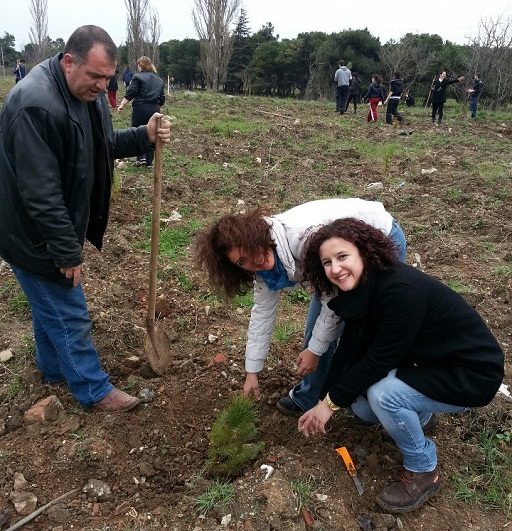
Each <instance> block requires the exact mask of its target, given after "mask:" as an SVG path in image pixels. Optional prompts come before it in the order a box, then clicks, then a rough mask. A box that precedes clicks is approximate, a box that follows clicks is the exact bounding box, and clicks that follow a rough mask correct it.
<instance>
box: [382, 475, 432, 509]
mask: <svg viewBox="0 0 512 531" xmlns="http://www.w3.org/2000/svg"><path fill="white" fill-rule="evenodd" d="M440 486H441V479H440V477H439V468H438V467H437V466H436V468H435V469H434V470H433V471H432V472H411V471H410V470H407V469H405V468H404V469H403V470H402V477H401V478H400V481H396V482H395V483H391V484H390V485H388V486H387V487H386V488H385V489H383V490H382V492H381V493H380V494H379V495H378V496H377V504H378V505H380V507H382V508H383V509H384V510H385V511H387V512H388V513H408V512H409V511H414V509H417V508H418V507H419V506H420V505H422V504H423V502H424V501H425V500H426V499H427V498H428V497H429V496H431V495H432V494H433V493H434V492H436V490H438V489H439V487H440Z"/></svg>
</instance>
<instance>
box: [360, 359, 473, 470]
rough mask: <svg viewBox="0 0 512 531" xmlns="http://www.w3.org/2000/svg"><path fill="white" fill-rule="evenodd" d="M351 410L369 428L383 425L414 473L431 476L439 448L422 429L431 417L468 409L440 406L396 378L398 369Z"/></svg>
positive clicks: (440, 403) (405, 465)
mask: <svg viewBox="0 0 512 531" xmlns="http://www.w3.org/2000/svg"><path fill="white" fill-rule="evenodd" d="M350 409H351V411H352V413H354V415H356V417H358V418H360V419H362V420H363V421H364V422H365V423H367V424H378V423H380V424H382V426H383V428H384V429H385V430H386V431H387V432H388V433H389V435H390V436H391V437H392V438H393V440H394V441H395V443H396V445H397V446H398V449H399V450H400V452H401V453H402V455H403V457H404V467H405V468H406V469H407V470H410V471H411V472H432V470H434V468H435V467H436V466H437V454H436V446H435V444H434V442H433V441H431V440H430V439H429V438H427V437H425V435H424V434H423V430H422V427H423V426H425V424H426V423H427V422H428V421H429V420H430V417H431V415H432V413H460V412H461V411H466V410H467V409H468V408H465V407H460V406H454V405H450V404H444V403H442V402H437V401H436V400H433V399H432V398H428V397H426V396H425V395H423V394H421V393H420V392H419V391H417V390H416V389H413V388H412V387H410V386H408V385H407V384H406V383H405V382H403V381H402V380H400V379H399V378H397V377H396V369H393V370H392V371H390V372H389V374H388V375H387V376H386V377H385V378H383V379H382V380H380V381H378V382H377V383H376V384H373V385H372V386H371V387H369V388H368V390H367V392H366V398H365V397H364V396H359V397H358V398H357V399H356V400H355V402H353V403H352V405H351V406H350Z"/></svg>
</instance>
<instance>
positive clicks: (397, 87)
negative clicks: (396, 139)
mask: <svg viewBox="0 0 512 531" xmlns="http://www.w3.org/2000/svg"><path fill="white" fill-rule="evenodd" d="M394 76H395V77H394V79H392V80H391V83H390V84H389V93H388V97H387V98H386V101H385V102H384V105H387V107H386V123H387V124H389V125H393V116H394V117H395V118H396V119H397V120H398V121H399V122H400V123H402V120H403V117H402V115H401V114H400V113H399V112H398V105H399V103H400V98H401V97H402V92H403V91H404V80H403V79H402V78H401V77H400V72H395V74H394Z"/></svg>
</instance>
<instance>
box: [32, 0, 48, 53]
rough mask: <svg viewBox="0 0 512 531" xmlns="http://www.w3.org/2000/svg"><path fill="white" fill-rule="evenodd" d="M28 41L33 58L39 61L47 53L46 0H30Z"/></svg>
mask: <svg viewBox="0 0 512 531" xmlns="http://www.w3.org/2000/svg"><path fill="white" fill-rule="evenodd" d="M30 15H31V16H32V26H31V27H30V35H29V37H30V40H31V41H30V42H31V43H32V46H33V48H34V52H35V58H34V59H35V60H36V62H38V63H40V62H41V61H43V60H44V59H46V57H47V55H48V51H47V48H48V46H47V44H48V0H30Z"/></svg>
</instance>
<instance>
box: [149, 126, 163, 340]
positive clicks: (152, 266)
mask: <svg viewBox="0 0 512 531" xmlns="http://www.w3.org/2000/svg"><path fill="white" fill-rule="evenodd" d="M161 123H162V118H159V119H158V121H157V129H159V128H160V127H161ZM162 156H163V144H162V141H161V140H160V138H159V136H158V134H157V136H156V141H155V160H154V166H153V168H154V173H153V217H152V223H151V254H150V258H149V295H148V315H147V319H146V321H147V327H148V330H149V331H152V330H154V328H155V308H156V274H157V269H158V239H159V235H160V205H161V203H162Z"/></svg>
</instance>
